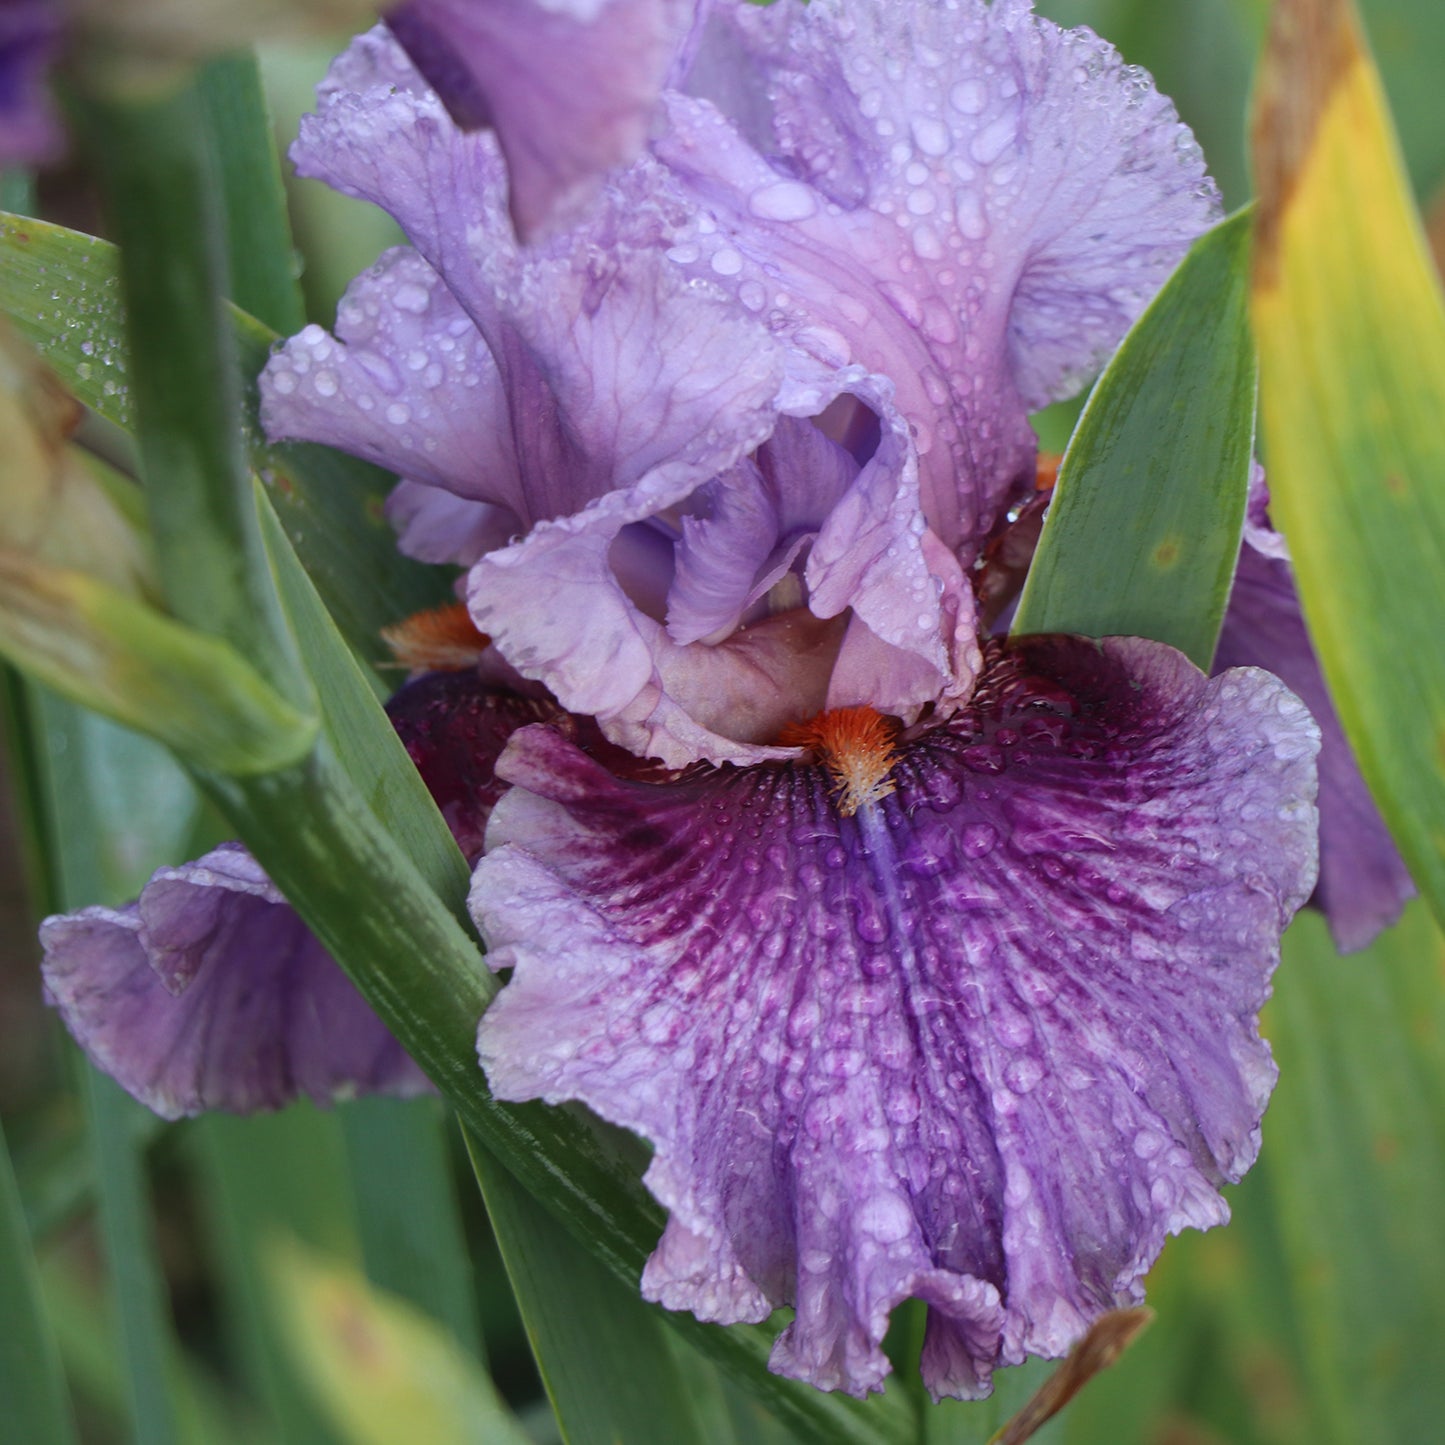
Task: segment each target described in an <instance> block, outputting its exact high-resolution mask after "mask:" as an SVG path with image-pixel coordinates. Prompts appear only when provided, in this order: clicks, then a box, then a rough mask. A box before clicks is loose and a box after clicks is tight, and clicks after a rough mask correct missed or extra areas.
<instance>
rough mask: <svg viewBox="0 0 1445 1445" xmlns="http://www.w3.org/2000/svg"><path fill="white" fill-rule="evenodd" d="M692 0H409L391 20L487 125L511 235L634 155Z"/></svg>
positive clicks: (560, 208)
mask: <svg viewBox="0 0 1445 1445" xmlns="http://www.w3.org/2000/svg"><path fill="white" fill-rule="evenodd" d="M696 9H697V0H407V3H405V4H403V5H400V6H398V7H397V8H396V9H395V10H393V11H391V13H390V14H389V15H388V17H387V24H388V26H389V27H390V29H391V30H392V32H393V34H395V35H396V37H397V39H399V40H400V41H401V43H402V44H403V45H404V46H405V47H406V50H407V53H408V54H409V55H410V57H411V59H412V61H413V63H414V64H415V65H416V67H417V69H418V70H420V71H421V73H422V74H423V75H425V76H426V78H427V80H428V82H429V83H430V84H431V85H432V87H433V88H434V89H435V90H436V91H437V93H438V94H439V95H440V96H441V98H442V100H443V101H444V102H445V104H446V106H447V109H448V110H449V111H450V112H451V115H452V117H453V119H455V120H456V121H457V123H458V124H459V125H461V126H462V127H464V128H467V129H471V128H475V127H478V126H484V125H485V126H492V127H494V128H495V130H496V132H497V136H498V138H499V140H500V142H501V147H502V151H503V153H504V154H505V155H506V157H507V170H508V173H509V176H510V181H511V210H512V216H513V218H514V220H515V222H516V226H517V231H518V234H519V235H521V236H523V237H529V236H533V235H535V234H536V233H538V232H539V231H542V230H545V229H546V228H547V227H548V226H552V225H556V224H559V223H561V222H565V221H568V220H573V219H575V218H576V216H577V215H578V214H579V213H580V212H581V211H583V210H584V209H585V207H586V206H587V204H588V203H589V202H590V201H591V200H593V199H594V197H595V196H596V193H597V190H598V188H599V186H600V184H601V179H602V176H603V174H604V173H605V172H606V171H607V170H609V169H610V168H612V167H613V166H617V165H622V164H625V163H626V162H628V161H630V160H632V159H633V157H634V156H636V155H637V153H638V152H639V151H640V150H641V149H642V146H643V142H644V141H645V140H646V138H647V127H648V120H649V117H650V115H651V113H652V109H653V107H654V105H655V104H656V101H657V96H658V93H659V92H660V91H661V89H662V86H663V83H664V81H665V80H666V79H667V77H668V73H669V71H670V70H671V68H672V67H673V65H674V62H675V58H676V56H677V54H678V51H679V50H680V48H681V45H682V42H683V40H684V39H685V37H686V35H687V33H688V29H689V27H690V26H691V24H692V21H693V16H694V12H695V10H696Z"/></svg>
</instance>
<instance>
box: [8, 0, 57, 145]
mask: <svg viewBox="0 0 1445 1445" xmlns="http://www.w3.org/2000/svg"><path fill="white" fill-rule="evenodd" d="M60 25H61V16H60V9H59V6H58V4H57V3H56V0H0V166H28V165H37V164H40V163H42V162H44V161H48V160H52V159H53V158H54V157H55V155H56V153H57V152H58V151H59V149H60V146H61V131H60V123H59V120H58V119H57V117H56V114H55V108H54V106H53V105H52V104H51V101H50V94H49V91H48V89H47V88H46V76H47V73H48V72H49V69H50V65H51V62H52V61H53V60H54V59H55V56H56V53H57V52H58V50H59V48H60Z"/></svg>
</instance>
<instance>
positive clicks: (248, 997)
mask: <svg viewBox="0 0 1445 1445" xmlns="http://www.w3.org/2000/svg"><path fill="white" fill-rule="evenodd" d="M388 712H389V713H390V715H391V719H392V723H393V725H394V726H395V728H396V730H397V733H398V734H399V735H400V737H401V739H402V741H403V742H404V743H405V744H406V747H407V751H408V753H409V754H410V755H411V758H412V761H413V762H414V763H415V764H416V765H417V768H418V770H419V771H420V773H421V775H422V779H423V781H424V782H425V783H426V785H427V787H428V789H429V790H430V792H431V794H432V796H433V798H435V799H436V802H437V806H438V807H439V808H440V809H441V812H442V816H443V817H444V818H445V819H446V821H447V824H448V826H449V827H450V828H451V830H452V833H453V836H454V837H455V838H456V840H457V844H458V846H459V847H460V848H461V850H462V852H463V853H464V854H466V856H467V858H468V860H469V861H470V860H472V859H475V858H476V856H477V855H478V854H479V853H480V852H481V848H482V838H483V833H484V831H485V829H486V825H487V820H488V817H489V816H490V814H491V810H492V806H493V804H494V803H495V802H496V800H497V798H498V797H499V796H500V795H501V793H502V791H503V790H504V788H505V786H506V785H505V784H504V783H502V782H501V781H500V780H499V779H498V778H497V777H496V776H495V774H494V773H493V764H494V763H495V761H496V759H497V756H498V754H499V753H500V752H501V751H502V748H503V747H504V746H505V745H506V742H507V740H508V738H510V736H511V735H512V733H513V732H515V731H516V729H517V728H519V727H522V726H524V725H527V724H530V723H536V722H539V721H543V720H559V718H558V710H557V709H556V707H555V706H553V705H551V704H549V703H547V702H545V701H542V700H537V699H531V698H524V697H518V696H516V695H514V694H512V693H508V692H503V691H500V690H498V689H496V688H493V687H488V686H486V685H485V684H484V683H483V682H482V680H481V677H480V675H479V674H478V673H476V672H472V671H467V672H456V673H433V674H430V675H428V676H426V677H422V678H420V679H418V680H417V681H415V682H413V683H410V684H408V685H407V686H406V687H404V688H403V689H402V690H401V691H400V692H399V693H397V695H396V696H395V697H394V698H393V699H392V700H391V702H390V703H389V704H388ZM559 721H564V720H559ZM40 939H41V943H42V945H43V946H44V950H45V959H44V964H43V970H44V978H45V991H46V997H47V999H48V1000H49V1002H50V1003H51V1004H52V1005H53V1006H54V1007H55V1008H56V1009H58V1010H59V1012H60V1015H61V1017H62V1018H63V1019H64V1021H65V1025H66V1027H67V1028H68V1029H69V1030H70V1032H71V1033H72V1034H73V1035H74V1036H75V1038H76V1040H77V1041H78V1042H79V1043H80V1045H81V1046H82V1048H84V1049H85V1051H86V1053H87V1054H89V1056H90V1057H91V1059H92V1060H93V1061H94V1062H95V1064H96V1066H97V1067H98V1068H100V1069H103V1070H104V1071H105V1072H106V1073H108V1074H110V1075H111V1076H112V1077H113V1078H115V1079H116V1081H117V1082H118V1083H120V1084H121V1086H122V1087H123V1088H125V1089H126V1090H128V1091H129V1092H130V1093H131V1094H133V1095H135V1097H136V1098H138V1099H139V1100H140V1101H141V1102H142V1103H144V1104H146V1105H147V1106H148V1107H149V1108H151V1109H153V1110H154V1111H155V1112H156V1113H158V1114H161V1115H163V1116H164V1117H166V1118H177V1117H179V1116H181V1115H183V1114H195V1113H199V1112H200V1111H202V1110H204V1109H227V1110H233V1111H235V1112H238V1113H248V1112H251V1111H252V1110H256V1109H278V1108H280V1107H282V1106H283V1105H284V1104H287V1103H290V1102H291V1101H292V1100H293V1099H296V1098H300V1097H307V1098H310V1099H312V1100H314V1101H315V1102H317V1103H326V1102H328V1101H330V1100H332V1099H336V1098H344V1097H347V1096H349V1095H352V1094H357V1093H388V1094H415V1093H419V1092H421V1091H423V1090H425V1089H427V1088H429V1087H430V1085H429V1084H428V1083H427V1080H426V1078H425V1076H424V1075H423V1074H422V1073H421V1071H420V1070H419V1069H418V1068H417V1067H416V1065H415V1064H414V1063H412V1061H411V1059H410V1058H409V1057H408V1056H407V1054H406V1053H405V1051H404V1050H403V1049H402V1047H401V1045H400V1044H399V1043H397V1041H396V1040H395V1039H394V1038H393V1037H392V1035H391V1034H390V1033H389V1032H388V1030H387V1028H386V1026H385V1025H384V1024H383V1023H382V1022H381V1020H380V1019H378V1018H377V1016H376V1015H375V1014H374V1013H373V1012H372V1010H371V1007H370V1005H368V1004H367V1003H366V1001H365V1000H364V999H363V998H362V997H361V995H360V994H359V993H358V992H357V991H356V989H355V987H354V986H353V984H352V983H351V980H350V979H349V978H347V976H346V974H345V973H344V972H343V970H342V969H341V968H340V966H339V965H338V964H337V963H336V962H335V960H334V959H333V958H332V957H331V955H330V954H329V953H328V952H327V951H326V950H325V948H323V947H322V945H321V943H320V942H319V941H318V940H317V939H316V937H315V935H314V934H312V932H311V931H310V929H308V928H307V927H306V925H305V924H304V923H303V922H302V921H301V919H300V917H299V916H298V915H297V913H296V912H295V910H294V909H293V908H292V907H291V905H290V904H289V903H287V902H286V900H285V898H283V897H282V895H281V893H280V891H279V890H278V889H277V888H276V887H275V885H274V884H273V883H272V882H271V881H270V879H269V878H267V876H266V874H265V873H264V872H263V871H262V869H261V866H260V864H259V863H257V862H256V860H255V859H254V858H253V857H251V855H250V854H249V853H248V852H247V851H246V850H245V849H244V848H242V847H241V846H240V844H238V843H226V844H223V845H222V846H221V847H219V848H217V849H215V850H214V851H212V852H210V853H208V854H206V856H205V857H204V858H201V859H200V860H199V861H197V862H195V863H185V864H182V865H181V866H180V867H179V868H162V869H161V870H160V871H159V872H158V873H156V874H155V876H154V877H153V878H152V879H151V881H150V882H149V883H148V884H146V886H145V888H144V889H143V890H142V892H141V896H140V898H139V900H138V901H137V902H136V903H133V904H130V905H128V906H127V907H125V908H119V909H115V908H85V909H82V910H81V911H80V912H78V913H71V914H66V915H65V916H63V917H54V918H48V919H46V921H45V922H44V923H43V924H42V925H41V930H40Z"/></svg>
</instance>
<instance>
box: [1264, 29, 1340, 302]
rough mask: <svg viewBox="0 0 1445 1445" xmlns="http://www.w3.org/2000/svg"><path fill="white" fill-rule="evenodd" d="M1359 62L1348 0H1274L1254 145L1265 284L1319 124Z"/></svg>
mask: <svg viewBox="0 0 1445 1445" xmlns="http://www.w3.org/2000/svg"><path fill="white" fill-rule="evenodd" d="M1363 56H1364V42H1363V38H1362V35H1361V32H1360V25H1359V20H1358V18H1357V17H1356V15H1355V11H1354V6H1353V5H1352V4H1351V3H1350V0H1277V3H1276V4H1275V7H1274V16H1273V19H1272V20H1271V22H1270V31H1269V39H1268V41H1267V42H1266V44H1265V48H1264V58H1263V60H1262V61H1261V63H1260V71H1259V89H1258V97H1257V100H1256V102H1255V107H1254V123H1253V126H1252V127H1251V141H1252V146H1253V151H1254V172H1255V183H1256V185H1257V186H1258V188H1259V213H1258V217H1257V219H1256V221H1255V264H1256V267H1257V268H1258V273H1259V276H1260V279H1261V281H1263V282H1264V283H1266V284H1268V283H1270V282H1271V281H1272V280H1273V278H1274V275H1275V270H1276V267H1277V265H1278V259H1279V258H1278V247H1279V228H1280V224H1281V222H1282V220H1283V218H1284V213H1285V211H1286V210H1287V209H1288V207H1289V202H1290V197H1291V195H1292V194H1293V192H1294V188H1295V186H1296V184H1297V183H1298V180H1299V176H1300V172H1301V171H1302V170H1303V168H1304V165H1305V162H1306V161H1307V160H1308V159H1309V155H1310V152H1311V150H1312V149H1313V147H1314V143H1315V135H1316V132H1317V131H1318V129H1319V124H1320V119H1321V117H1322V116H1323V115H1324V113H1325V111H1326V109H1327V108H1328V106H1329V103H1330V98H1331V96H1332V95H1333V94H1334V92H1335V88H1336V86H1337V85H1339V83H1340V81H1341V79H1342V78H1343V77H1344V76H1345V74H1346V73H1347V72H1348V71H1349V70H1350V68H1351V67H1352V66H1354V65H1357V64H1359V62H1360V61H1361V59H1362V58H1363Z"/></svg>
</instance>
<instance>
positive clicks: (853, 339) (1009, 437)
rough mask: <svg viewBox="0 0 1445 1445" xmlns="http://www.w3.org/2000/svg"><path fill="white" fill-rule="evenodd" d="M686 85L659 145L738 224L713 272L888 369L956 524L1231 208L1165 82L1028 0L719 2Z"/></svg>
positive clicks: (1028, 449) (936, 521) (985, 502)
mask: <svg viewBox="0 0 1445 1445" xmlns="http://www.w3.org/2000/svg"><path fill="white" fill-rule="evenodd" d="M690 88H691V89H693V90H694V91H695V92H697V96H696V97H689V98H684V97H678V96H669V97H668V98H667V100H666V104H667V112H668V116H669V119H670V130H669V131H668V132H667V133H665V134H664V135H662V136H661V137H660V138H659V139H658V141H657V142H656V143H655V149H656V151H657V153H658V154H659V155H660V156H661V157H662V158H663V159H664V160H666V161H667V163H668V164H669V165H670V166H671V167H672V169H673V170H674V172H675V173H676V174H677V175H678V176H679V177H681V178H683V179H684V180H685V181H686V182H687V183H688V184H689V185H690V187H691V188H692V189H693V190H694V192H695V193H696V194H697V195H698V196H699V197H700V198H702V200H703V201H704V202H705V204H706V206H707V208H708V210H709V212H710V213H711V214H712V215H713V216H715V217H717V218H718V219H719V220H720V222H721V224H719V225H717V226H716V227H712V226H709V227H707V228H704V229H702V230H700V231H699V233H698V234H697V235H696V236H695V237H689V238H688V239H687V241H686V242H685V243H684V244H685V245H687V246H689V247H690V248H691V249H692V251H693V252H694V253H695V255H696V261H695V263H694V264H695V268H696V270H697V273H698V274H699V275H702V276H708V277H710V278H713V279H715V277H716V276H719V275H720V276H723V277H724V278H726V279H725V282H724V284H727V285H730V286H731V287H733V288H734V289H735V291H736V292H737V294H738V295H739V296H740V297H743V298H744V299H749V298H751V299H752V300H753V302H754V304H755V305H756V306H757V307H758V308H759V309H760V310H766V311H768V312H769V313H770V314H771V315H773V316H774V317H775V318H777V324H779V325H783V324H786V325H790V326H791V327H792V328H794V330H795V331H796V332H797V333H798V334H799V335H800V337H801V336H803V335H805V334H806V331H807V329H808V328H809V327H813V328H816V329H817V331H818V343H819V344H821V345H822V346H823V347H824V348H836V347H837V346H838V345H839V344H840V343H841V344H842V345H843V346H844V347H845V348H846V351H845V355H846V357H847V359H850V360H852V361H855V362H857V363H859V364H861V365H863V366H864V367H866V368H867V369H868V370H870V371H874V372H878V373H881V374H883V375H886V376H889V377H890V378H891V379H892V380H893V381H894V383H895V385H896V386H897V387H898V403H899V406H900V409H901V410H902V411H903V412H904V414H905V415H906V416H907V417H908V418H909V420H910V421H911V422H912V423H913V424H914V425H915V427H916V428H917V430H918V434H919V448H920V451H922V452H923V454H924V456H923V495H924V499H925V511H926V515H927V517H928V520H929V523H930V525H931V526H932V527H933V528H934V530H935V531H936V532H937V533H938V534H939V535H940V536H942V537H943V538H944V539H945V540H946V541H947V542H949V543H950V545H959V544H961V543H969V542H972V541H976V540H977V539H978V538H980V537H981V536H982V535H984V534H985V533H986V532H987V531H988V529H989V527H990V526H991V525H992V522H993V520H994V519H995V518H996V516H997V515H998V513H999V511H1000V510H1001V508H1002V506H1003V505H1004V503H1005V501H1006V500H1007V499H1008V498H1009V497H1010V495H1011V493H1012V491H1013V490H1014V489H1015V486H1016V484H1018V483H1020V481H1021V480H1024V481H1026V480H1027V479H1028V478H1029V477H1030V476H1031V470H1030V469H1031V463H1032V441H1031V437H1030V435H1029V433H1028V429H1027V427H1026V425H1025V414H1026V412H1027V411H1028V410H1029V409H1032V408H1034V407H1037V406H1039V405H1041V404H1043V403H1044V402H1046V401H1048V400H1052V399H1054V398H1056V397H1058V396H1062V395H1066V394H1068V393H1069V392H1071V391H1072V390H1075V389H1076V388H1077V386H1078V384H1079V383H1080V382H1081V381H1082V380H1084V379H1085V378H1086V377H1087V376H1089V375H1090V374H1092V373H1093V372H1094V371H1095V370H1097V368H1098V366H1099V364H1100V362H1101V360H1102V359H1103V357H1104V356H1106V355H1107V353H1108V351H1109V350H1110V349H1111V348H1112V347H1113V346H1114V345H1115V344H1116V343H1117V341H1118V339H1119V338H1120V337H1121V336H1122V335H1123V333H1124V331H1125V329H1126V328H1127V326H1128V325H1129V323H1130V322H1131V321H1132V320H1133V318H1134V317H1135V316H1137V315H1138V313H1139V311H1140V310H1141V309H1142V307H1143V305H1144V303H1145V302H1146V301H1147V300H1148V299H1149V297H1150V296H1151V295H1152V294H1153V292H1154V291H1155V290H1156V289H1157V287H1158V286H1159V284H1160V283H1161V282H1162V281H1163V279H1164V278H1165V276H1167V275H1168V273H1169V271H1170V270H1171V269H1172V268H1173V266H1174V265H1175V263H1176V262H1177V261H1178V260H1179V259H1180V257H1181V256H1182V255H1183V253H1184V250H1185V249H1186V248H1187V246H1188V244H1189V243H1190V241H1191V240H1193V238H1194V237H1195V236H1196V235H1198V234H1199V232H1200V231H1201V230H1203V229H1204V228H1205V227H1206V226H1207V225H1208V224H1209V223H1210V222H1211V220H1212V219H1213V218H1214V217H1215V216H1216V214H1217V195H1216V192H1215V190H1214V187H1213V185H1212V183H1211V182H1210V181H1209V180H1208V178H1207V176H1206V175H1205V172H1204V168H1203V162H1202V158H1201V155H1200V152H1199V148H1198V146H1197V145H1196V144H1195V143H1194V141H1193V139H1192V137H1191V136H1190V134H1189V132H1188V131H1187V130H1186V129H1185V128H1184V127H1183V126H1182V125H1181V124H1180V122H1179V120H1178V117H1177V115H1176V114H1175V111H1174V109H1173V107H1172V105H1170V103H1169V102H1168V101H1167V100H1165V99H1164V98H1163V97H1161V96H1159V95H1158V94H1157V92H1156V91H1155V90H1154V88H1153V85H1152V83H1151V82H1150V80H1149V78H1148V77H1147V76H1146V75H1145V74H1144V73H1143V72H1142V71H1140V70H1138V69H1137V68H1135V67H1126V66H1124V65H1123V63H1122V62H1121V61H1120V59H1119V57H1118V55H1117V54H1116V52H1115V51H1114V50H1113V49H1112V47H1110V46H1108V45H1107V44H1105V43H1104V42H1103V41H1101V40H1099V39H1098V38H1097V37H1096V36H1094V35H1093V34H1092V33H1090V32H1088V31H1084V30H1077V31H1062V30H1059V29H1058V28H1057V27H1056V26H1054V25H1052V24H1050V23H1049V22H1047V21H1044V20H1041V19H1038V18H1036V17H1035V16H1034V15H1033V14H1032V13H1031V10H1030V8H1029V6H1028V5H1027V4H1026V3H1023V0H1005V3H1001V4H995V5H993V6H987V5H984V4H982V3H979V0H963V3H960V4H948V5H944V4H938V3H936V0H872V3H869V0H862V3H860V0H815V3H812V4H810V5H808V6H806V7H804V6H799V5H775V6H770V7H767V8H765V9H761V10H759V9H757V8H756V7H750V6H746V5H736V6H727V7H720V8H719V9H718V10H717V11H716V12H715V13H714V16H713V20H712V24H711V30H710V32H709V34H708V36H707V38H706V40H705V41H704V45H703V48H702V52H701V54H700V56H699V59H698V63H697V68H696V69H695V71H694V74H693V77H692V80H691V86H690ZM714 101H716V102H717V104H718V105H720V106H721V107H722V109H721V111H719V110H718V109H717V108H715V106H714V104H713V102H714Z"/></svg>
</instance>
